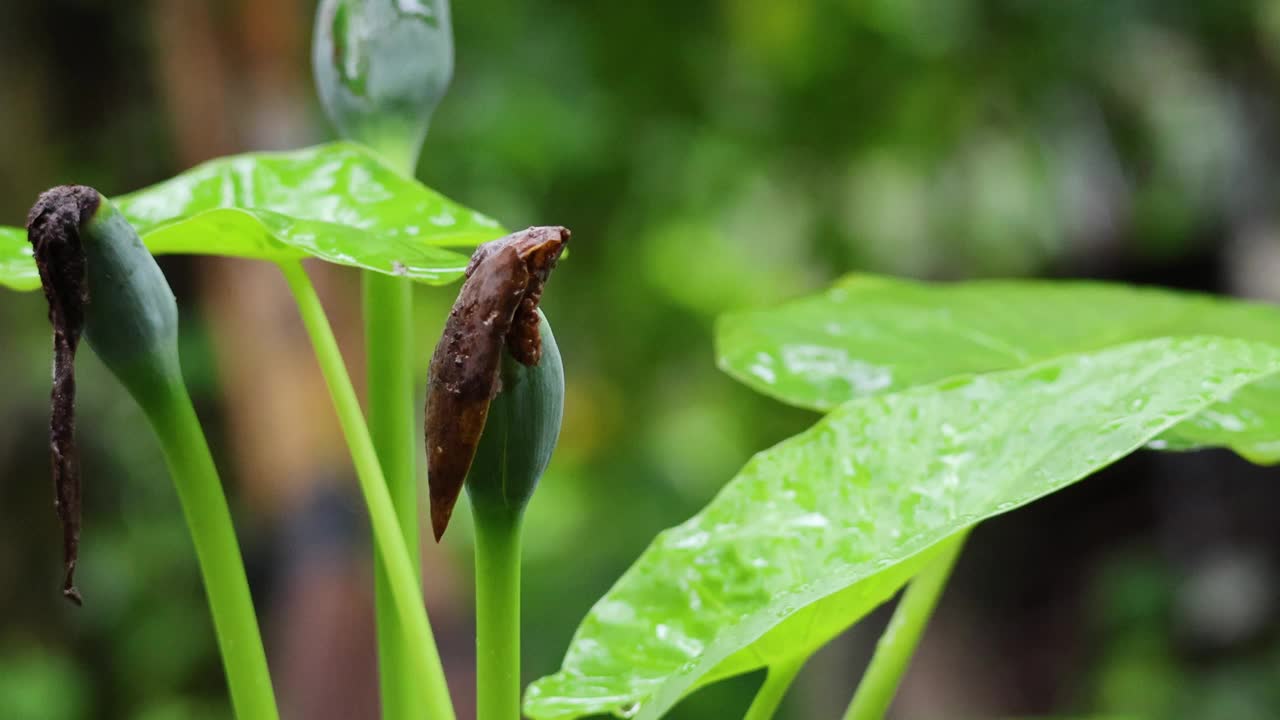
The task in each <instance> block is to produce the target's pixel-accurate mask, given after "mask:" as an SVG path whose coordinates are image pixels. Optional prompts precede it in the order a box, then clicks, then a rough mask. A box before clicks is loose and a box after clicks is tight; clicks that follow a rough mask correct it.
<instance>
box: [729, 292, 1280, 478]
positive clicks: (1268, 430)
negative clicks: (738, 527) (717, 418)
mask: <svg viewBox="0 0 1280 720" xmlns="http://www.w3.org/2000/svg"><path fill="white" fill-rule="evenodd" d="M1190 335H1221V336H1226V337H1234V338H1240V339H1245V340H1254V341H1262V342H1268V343H1273V344H1276V345H1280V308H1277V307H1274V306H1271V305H1263V304H1257V303H1247V302H1241V301H1236V300H1229V299H1224V298H1217V297H1213V296H1208V295H1198V294H1192V293H1177V292H1171V291H1167V290H1158V289H1150V288H1135V287H1129V286H1124V285H1111V284H1105V283H1089V282H1044V281H981V282H968V283H958V284H949V285H944V284H928V283H919V282H913V281H908V280H896V279H891V278H883V277H869V276H855V277H852V278H850V279H848V280H846V281H845V282H843V283H841V284H840V285H838V286H836V287H835V288H834V289H832V290H830V291H828V292H826V293H823V294H821V295H818V296H814V297H810V298H806V299H803V300H799V301H796V302H792V303H790V304H787V305H784V306H782V307H779V308H775V309H769V310H761V311H753V312H743V313H735V314H731V315H728V316H726V317H724V318H723V319H722V320H721V323H720V325H719V328H718V338H717V342H718V346H719V347H718V352H719V356H720V363H721V366H722V367H723V368H724V369H725V370H727V371H728V372H729V373H730V374H731V375H733V376H734V377H736V378H738V379H739V380H741V381H742V382H744V383H746V384H747V385H750V386H751V387H753V388H755V389H756V390H758V391H760V392H762V393H765V394H767V395H771V396H773V397H776V398H778V399H780V400H782V401H784V402H788V403H791V404H794V405H799V406H801V407H807V408H813V409H816V410H827V409H830V408H833V407H836V406H837V405H839V404H840V403H842V402H845V401H846V400H848V399H850V398H853V397H858V396H863V395H873V394H877V393H885V392H893V391H896V390H901V389H903V388H908V387H912V386H915V385H921V384H926V383H931V382H936V381H938V380H941V379H943V378H947V377H951V376H953V375H958V374H963V373H982V372H991V371H997V370H1008V369H1011V368H1017V367H1024V366H1027V365H1029V364H1032V363H1035V362H1039V361H1042V360H1044V359H1046V358H1051V357H1056V356H1059V355H1063V354H1067V353H1076V352H1086V351H1092V350H1100V349H1103V348H1108V347H1114V346H1116V345H1119V344H1122V343H1127V342H1133V341H1135V340H1144V339H1151V338H1158V337H1172V336H1190ZM1157 446H1158V447H1168V448H1176V449H1187V448H1194V447H1202V446H1223V447H1230V448H1232V449H1234V450H1235V451H1236V452H1239V453H1240V454H1241V455H1244V456H1245V457H1247V458H1249V459H1251V460H1253V461H1255V462H1276V461H1280V380H1275V379H1270V380H1265V381H1263V382H1260V383H1258V384H1257V385H1255V386H1251V387H1249V388H1247V389H1244V390H1242V391H1241V392H1240V393H1238V394H1237V395H1236V396H1235V397H1234V398H1232V399H1231V400H1230V402H1224V403H1222V404H1220V405H1218V406H1216V407H1213V408H1210V409H1208V410H1207V411H1206V412H1204V413H1202V414H1201V415H1199V416H1197V417H1196V418H1194V419H1192V420H1189V421H1188V422H1186V423H1184V424H1181V425H1179V426H1177V427H1175V428H1172V429H1170V431H1169V432H1167V433H1165V434H1164V435H1163V436H1161V438H1159V440H1158V441H1157Z"/></svg>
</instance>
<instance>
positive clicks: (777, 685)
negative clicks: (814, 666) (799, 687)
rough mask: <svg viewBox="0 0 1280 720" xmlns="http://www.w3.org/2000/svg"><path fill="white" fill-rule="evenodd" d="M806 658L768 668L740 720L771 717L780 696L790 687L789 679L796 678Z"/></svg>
mask: <svg viewBox="0 0 1280 720" xmlns="http://www.w3.org/2000/svg"><path fill="white" fill-rule="evenodd" d="M806 659H807V658H803V657H802V658H799V659H797V660H793V661H790V662H784V663H781V664H778V665H774V666H773V667H771V668H769V674H768V675H765V678H764V683H763V684H761V685H760V689H759V690H757V691H756V698H755V700H752V701H751V707H749V708H747V714H746V715H743V716H742V720H769V718H772V717H773V714H774V713H775V712H777V711H778V706H779V705H781V704H782V698H783V697H784V696H785V695H786V694H787V690H788V689H789V688H790V687H791V681H793V680H795V679H796V674H797V673H799V672H800V668H802V667H804V661H805V660H806Z"/></svg>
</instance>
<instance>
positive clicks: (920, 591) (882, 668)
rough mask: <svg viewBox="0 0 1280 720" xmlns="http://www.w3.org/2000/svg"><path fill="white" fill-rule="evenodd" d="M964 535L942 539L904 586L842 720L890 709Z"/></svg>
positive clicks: (869, 718) (864, 719) (865, 718)
mask: <svg viewBox="0 0 1280 720" xmlns="http://www.w3.org/2000/svg"><path fill="white" fill-rule="evenodd" d="M967 535H968V533H967V532H965V533H961V534H960V535H958V536H956V537H954V538H951V539H949V540H946V541H944V542H943V544H942V546H941V547H939V548H938V549H937V550H936V551H935V552H936V554H935V555H934V557H933V559H932V560H930V561H929V563H928V564H927V565H925V567H924V569H923V570H921V571H920V574H919V575H917V576H916V577H915V578H914V579H912V581H911V584H910V585H908V586H907V591H906V592H905V593H903V594H902V599H901V600H899V601H898V607H896V608H894V611H893V617H892V618H891V619H890V620H889V626H888V627H887V628H885V631H884V634H883V635H881V636H880V641H879V642H878V643H876V652H875V655H874V656H872V658H871V665H870V666H868V667H867V672H866V673H865V674H864V675H863V676H862V682H860V683H859V684H858V690H857V692H855V693H854V695H853V700H852V701H851V702H850V703H849V709H848V710H846V711H845V713H844V720H880V719H881V718H883V717H884V716H885V713H886V712H888V711H889V705H890V704H891V703H892V702H893V696H894V695H895V694H896V693H897V692H898V685H899V683H901V682H902V676H903V675H904V674H905V673H906V671H907V665H909V664H910V663H911V656H912V655H913V654H915V651H916V646H917V645H919V644H920V637H921V635H923V634H924V628H925V626H926V625H928V623H929V618H930V617H932V615H933V610H934V608H935V607H937V605H938V598H939V597H940V596H941V595H942V591H943V589H944V588H946V586H947V580H948V578H950V577H951V570H952V569H953V568H954V567H955V564H956V558H958V557H959V556H960V549H961V548H962V547H964V540H965V537H966V536H967Z"/></svg>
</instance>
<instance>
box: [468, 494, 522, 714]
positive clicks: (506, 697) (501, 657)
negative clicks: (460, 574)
mask: <svg viewBox="0 0 1280 720" xmlns="http://www.w3.org/2000/svg"><path fill="white" fill-rule="evenodd" d="M472 516H473V517H474V518H475V542H476V568H475V573H476V720H515V719H516V718H519V717H520V531H521V526H522V522H523V519H522V513H521V512H519V511H512V510H505V509H503V508H489V509H480V508H479V507H478V506H476V505H475V504H472Z"/></svg>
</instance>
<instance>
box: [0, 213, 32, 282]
mask: <svg viewBox="0 0 1280 720" xmlns="http://www.w3.org/2000/svg"><path fill="white" fill-rule="evenodd" d="M0 287H8V288H12V289H14V290H35V289H37V288H39V287H40V273H39V271H37V270H36V261H35V259H34V258H32V256H31V243H29V242H27V231H26V230H21V229H19V228H9V227H0Z"/></svg>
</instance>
